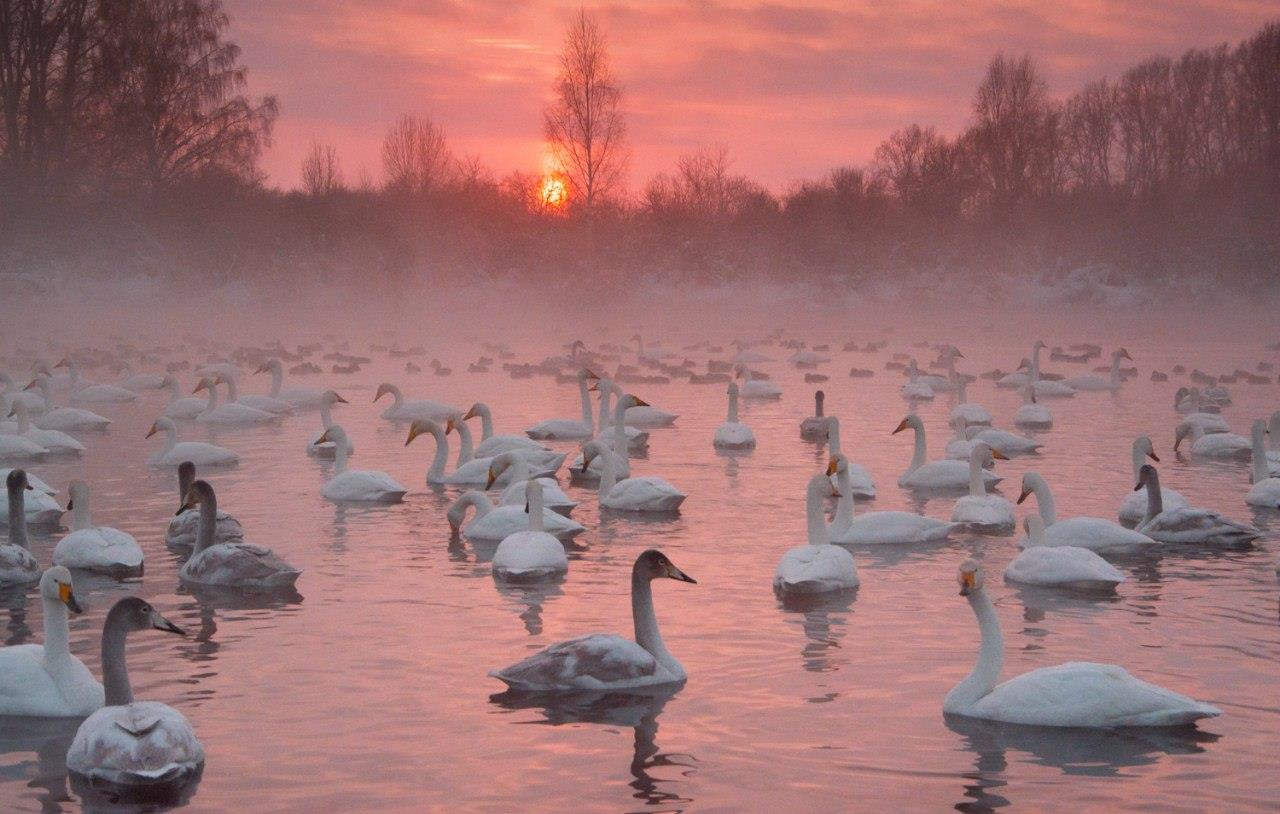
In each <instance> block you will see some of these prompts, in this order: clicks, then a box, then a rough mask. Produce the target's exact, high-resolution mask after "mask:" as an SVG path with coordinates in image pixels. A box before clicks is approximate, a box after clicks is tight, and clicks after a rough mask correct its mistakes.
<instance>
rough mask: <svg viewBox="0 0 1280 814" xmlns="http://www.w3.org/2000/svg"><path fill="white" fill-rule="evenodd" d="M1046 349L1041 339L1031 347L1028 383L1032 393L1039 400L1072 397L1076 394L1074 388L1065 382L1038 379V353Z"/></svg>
mask: <svg viewBox="0 0 1280 814" xmlns="http://www.w3.org/2000/svg"><path fill="white" fill-rule="evenodd" d="M1047 347H1048V345H1046V344H1045V343H1044V340H1042V339H1037V340H1036V343H1035V344H1034V345H1032V346H1031V372H1030V374H1029V381H1028V383H1029V384H1030V385H1031V389H1032V391H1033V392H1034V393H1035V394H1036V396H1037V397H1039V398H1051V397H1052V398H1065V397H1069V396H1074V395H1075V394H1076V390H1075V388H1074V387H1072V386H1071V385H1069V384H1067V383H1066V382H1061V381H1052V380H1049V379H1042V378H1040V351H1042V350H1044V349H1045V348H1047Z"/></svg>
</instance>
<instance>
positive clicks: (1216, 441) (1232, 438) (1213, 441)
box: [1173, 420, 1253, 458]
mask: <svg viewBox="0 0 1280 814" xmlns="http://www.w3.org/2000/svg"><path fill="white" fill-rule="evenodd" d="M1188 437H1190V438H1191V439H1192V442H1191V454H1192V455H1193V456H1195V457H1198V458H1249V457H1251V455H1252V454H1253V444H1252V443H1251V442H1250V441H1249V439H1247V438H1245V437H1244V436H1241V435H1236V434H1235V433H1233V432H1215V433H1210V434H1208V435H1206V434H1205V433H1204V431H1203V430H1201V429H1199V428H1198V427H1197V426H1196V425H1195V424H1193V423H1191V422H1189V421H1186V420H1184V421H1183V422H1182V423H1181V424H1179V425H1178V428H1177V430H1175V432H1174V441H1173V451H1174V452H1177V451H1178V447H1180V446H1181V445H1182V442H1183V440H1185V439H1186V438H1188Z"/></svg>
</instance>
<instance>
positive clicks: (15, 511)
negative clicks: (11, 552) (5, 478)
mask: <svg viewBox="0 0 1280 814" xmlns="http://www.w3.org/2000/svg"><path fill="white" fill-rule="evenodd" d="M8 489H9V542H11V543H13V544H14V545H16V546H18V547H20V548H25V549H27V550H28V551H30V550H31V544H30V543H28V542H27V508H26V495H25V494H24V493H25V492H26V490H25V489H23V488H22V487H21V486H19V487H18V488H16V489H15V488H13V487H12V486H10V487H8Z"/></svg>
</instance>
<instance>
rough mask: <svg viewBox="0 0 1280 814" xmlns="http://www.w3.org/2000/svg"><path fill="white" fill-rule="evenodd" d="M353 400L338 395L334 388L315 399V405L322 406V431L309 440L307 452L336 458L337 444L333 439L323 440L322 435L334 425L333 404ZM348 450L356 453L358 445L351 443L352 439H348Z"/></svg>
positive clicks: (352, 453) (347, 402) (326, 457)
mask: <svg viewBox="0 0 1280 814" xmlns="http://www.w3.org/2000/svg"><path fill="white" fill-rule="evenodd" d="M350 403H351V402H349V401H347V400H346V399H344V398H343V397H342V396H340V395H338V394H337V392H335V391H333V390H326V391H324V392H323V393H321V394H320V396H319V397H318V398H317V400H316V401H315V403H314V404H315V406H316V407H319V408H320V432H318V433H316V434H315V436H314V437H313V438H312V439H311V440H310V441H308V442H307V454H308V455H311V456H313V457H316V458H324V459H326V460H332V459H333V458H334V454H335V453H334V449H335V447H336V444H334V442H333V441H332V440H329V441H321V440H320V439H321V437H322V436H323V435H324V434H325V431H326V430H328V429H329V428H330V427H332V426H333V405H335V404H350ZM346 450H347V454H348V455H354V454H355V451H356V445H355V444H353V443H351V439H350V438H348V439H347V445H346Z"/></svg>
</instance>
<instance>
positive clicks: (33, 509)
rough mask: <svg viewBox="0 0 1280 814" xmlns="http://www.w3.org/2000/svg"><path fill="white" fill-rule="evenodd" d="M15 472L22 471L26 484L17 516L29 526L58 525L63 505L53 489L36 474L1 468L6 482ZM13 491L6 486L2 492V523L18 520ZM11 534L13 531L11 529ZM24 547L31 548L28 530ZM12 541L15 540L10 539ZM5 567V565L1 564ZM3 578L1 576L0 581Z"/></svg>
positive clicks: (0, 518) (20, 498) (20, 497)
mask: <svg viewBox="0 0 1280 814" xmlns="http://www.w3.org/2000/svg"><path fill="white" fill-rule="evenodd" d="M14 472H21V473H22V481H23V482H24V483H26V486H25V487H23V488H22V489H21V493H20V494H19V495H18V499H19V500H20V501H21V503H20V504H19V507H18V509H17V515H16V516H17V517H21V518H23V520H25V521H26V525H28V526H56V525H57V524H58V521H59V519H61V517H62V507H61V506H59V505H58V502H57V501H56V500H54V499H53V497H52V495H53V494H54V491H53V489H51V488H49V486H48V485H47V484H46V483H45V482H44V481H42V480H40V479H39V478H37V477H36V476H35V475H31V474H28V473H27V472H26V471H24V470H21V469H0V477H3V478H4V479H5V483H6V484H7V483H8V482H9V478H11V477H13V473H14ZM11 494H12V492H11V491H10V490H9V489H7V488H6V490H5V491H4V492H0V525H4V524H9V523H13V522H16V521H15V519H14V518H15V515H14V504H13V503H11V502H10V495H11ZM9 533H10V534H13V531H12V530H10V532H9ZM22 539H23V541H24V542H23V547H24V548H30V546H28V545H27V544H26V542H25V541H26V539H27V538H26V531H25V529H24V531H23V534H22ZM10 542H13V541H12V540H10ZM0 568H3V566H0ZM2 581H3V578H0V582H2Z"/></svg>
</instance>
